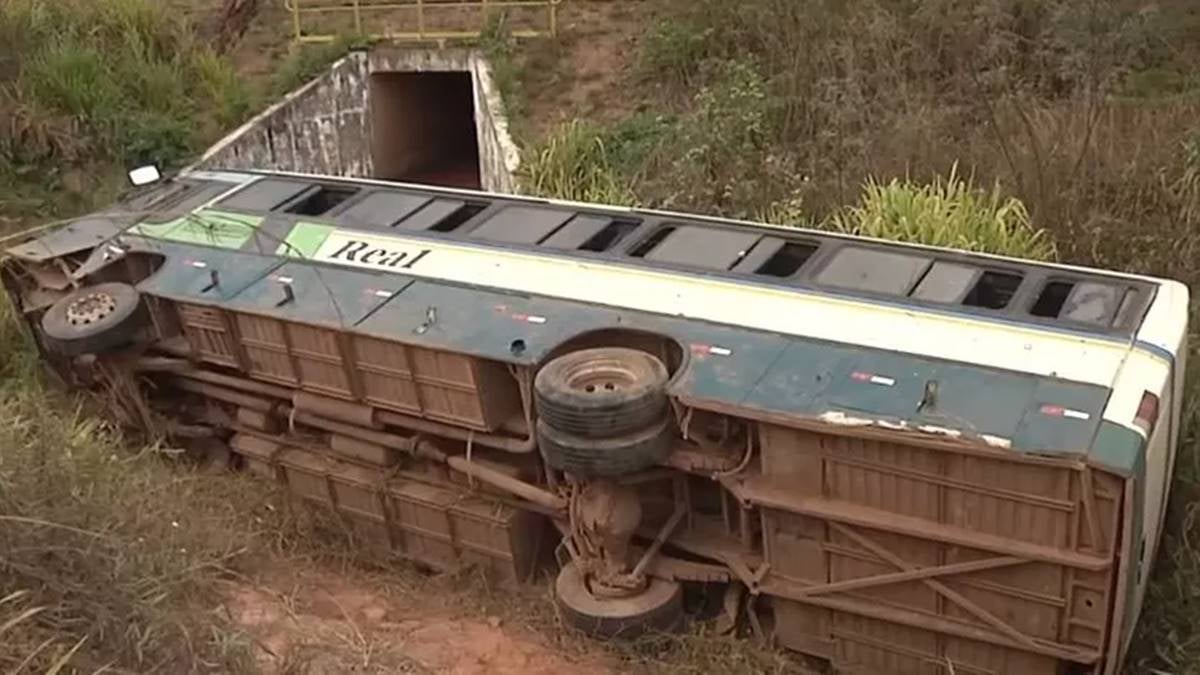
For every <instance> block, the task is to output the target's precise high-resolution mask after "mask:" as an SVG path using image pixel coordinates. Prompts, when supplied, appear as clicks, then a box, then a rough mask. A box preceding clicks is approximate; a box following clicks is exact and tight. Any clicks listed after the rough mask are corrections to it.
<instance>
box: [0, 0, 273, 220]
mask: <svg viewBox="0 0 1200 675" xmlns="http://www.w3.org/2000/svg"><path fill="white" fill-rule="evenodd" d="M0 43H2V44H4V45H5V46H6V52H5V55H3V56H0V127H2V128H4V129H5V130H6V132H7V133H5V134H3V135H0V189H3V192H2V193H0V204H2V205H3V206H4V208H5V210H6V211H8V212H9V213H18V214H31V213H35V212H36V213H37V214H38V215H45V214H46V213H47V212H49V213H65V212H70V211H75V210H79V209H81V208H87V207H89V206H92V205H94V204H96V203H100V202H102V201H104V200H108V199H110V198H111V197H112V193H111V186H112V184H113V183H114V181H113V176H114V175H117V174H120V173H121V172H122V169H123V168H124V167H125V166H128V165H133V164H140V163H147V162H159V163H161V164H163V165H164V166H166V167H171V166H175V165H178V164H179V163H181V162H182V161H183V160H184V159H185V158H187V157H189V156H191V155H192V154H193V153H195V152H196V151H197V150H199V149H200V148H202V147H204V146H205V145H206V144H207V143H208V142H209V141H211V140H213V139H215V138H216V136H217V135H218V134H219V133H220V132H221V131H222V130H224V129H225V128H227V127H229V126H231V125H234V124H236V123H238V122H240V121H241V120H242V119H244V118H245V117H247V116H248V115H249V113H250V111H251V110H252V109H253V107H254V106H255V105H256V102H255V100H254V97H253V95H252V94H251V93H250V91H249V90H248V89H247V88H246V86H245V85H244V84H243V82H242V81H241V80H240V79H239V78H238V76H237V75H236V73H235V72H234V70H233V68H232V65H231V64H230V63H229V62H228V61H227V60H225V59H224V58H223V57H221V56H218V55H217V54H215V53H213V52H212V51H211V49H209V47H207V46H206V45H205V44H203V43H202V42H201V41H199V40H198V39H197V38H196V37H195V36H194V33H193V32H192V30H191V27H190V26H188V25H187V24H186V23H185V22H184V21H183V20H182V19H180V18H178V17H177V16H175V15H174V14H172V13H170V12H169V11H167V10H166V9H164V8H163V7H162V5H160V4H158V3H155V2H150V1H149V0H106V2H91V1H90V0H54V1H50V0H10V1H8V2H5V3H3V4H2V5H0ZM14 194H18V195H21V196H22V197H23V199H17V198H14V197H13V195H14ZM93 194H94V195H95V196H94V197H93ZM54 195H59V196H60V197H61V196H62V195H67V196H68V197H69V198H67V199H62V198H57V199H56V198H54Z"/></svg>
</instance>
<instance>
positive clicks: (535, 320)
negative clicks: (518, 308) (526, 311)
mask: <svg viewBox="0 0 1200 675" xmlns="http://www.w3.org/2000/svg"><path fill="white" fill-rule="evenodd" d="M525 320H526V321H528V322H529V323H546V317H544V316H534V315H532V314H531V315H529V316H527V317H525Z"/></svg>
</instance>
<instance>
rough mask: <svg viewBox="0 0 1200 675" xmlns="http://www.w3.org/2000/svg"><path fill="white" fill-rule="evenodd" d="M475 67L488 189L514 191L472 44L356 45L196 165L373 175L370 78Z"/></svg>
mask: <svg viewBox="0 0 1200 675" xmlns="http://www.w3.org/2000/svg"><path fill="white" fill-rule="evenodd" d="M396 71H402V72H430V71H460V72H468V73H470V74H471V81H472V86H473V90H474V102H475V130H476V137H477V139H478V144H479V164H480V166H479V172H480V182H481V183H482V186H483V189H484V190H488V191H492V192H509V193H512V192H516V188H517V185H516V180H515V178H514V177H515V174H516V171H517V168H518V165H519V163H520V155H519V153H518V151H517V148H516V145H515V144H514V143H513V141H512V138H511V137H510V136H509V133H508V121H507V119H506V118H505V116H504V112H503V103H502V101H501V100H500V95H499V93H498V92H497V91H496V88H495V86H494V84H493V80H492V75H491V67H490V66H489V65H488V63H487V60H486V59H485V58H484V57H483V56H482V55H481V54H480V53H479V52H477V51H474V50H467V49H438V50H399V49H397V50H379V51H374V52H371V53H369V54H368V53H364V52H353V53H351V54H349V55H347V56H346V57H345V58H343V59H341V60H339V61H337V62H336V63H334V64H333V65H332V66H330V68H329V70H327V71H326V72H325V73H324V74H322V75H321V76H320V77H318V78H317V79H315V80H313V81H311V82H309V83H308V84H305V85H304V86H303V87H300V88H299V89H297V90H295V91H293V92H291V93H289V94H288V95H287V96H285V97H284V98H283V99H281V100H280V101H278V102H277V103H275V104H274V105H272V106H271V107H269V108H267V109H266V110H264V111H263V112H262V113H260V114H259V115H258V116H256V117H255V118H254V119H252V120H250V121H249V122H247V123H246V124H244V125H242V126H241V127H239V128H238V129H237V130H235V131H234V132H233V133H231V134H229V135H228V136H226V137H225V138H223V139H221V140H220V141H219V142H217V143H216V144H215V145H213V146H212V147H211V148H209V149H208V151H206V152H205V153H204V155H203V156H202V157H201V158H200V160H198V161H197V162H196V163H195V164H194V165H193V167H194V168H202V169H221V168H224V169H276V170H280V171H296V172H300V173H316V174H326V175H331V176H352V177H364V178H369V177H372V176H374V175H375V170H374V165H373V161H372V152H371V139H372V128H371V114H370V87H369V81H370V76H371V74H372V73H375V72H396Z"/></svg>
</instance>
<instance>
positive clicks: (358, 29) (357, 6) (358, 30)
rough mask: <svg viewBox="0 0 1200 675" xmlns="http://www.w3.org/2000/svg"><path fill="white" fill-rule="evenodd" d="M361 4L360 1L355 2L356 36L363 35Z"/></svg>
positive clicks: (355, 0)
mask: <svg viewBox="0 0 1200 675" xmlns="http://www.w3.org/2000/svg"><path fill="white" fill-rule="evenodd" d="M359 3H360V0H354V33H355V34H356V35H362V34H363V27H362V7H361V6H360V4H359Z"/></svg>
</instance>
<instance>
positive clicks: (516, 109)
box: [479, 11, 525, 123]
mask: <svg viewBox="0 0 1200 675" xmlns="http://www.w3.org/2000/svg"><path fill="white" fill-rule="evenodd" d="M479 46H480V48H482V50H483V53H484V55H485V56H486V57H487V60H488V65H490V66H491V71H492V81H493V82H494V83H495V85H496V91H497V92H498V93H499V94H500V100H501V101H502V102H503V105H504V114H505V115H506V116H507V117H508V119H509V120H510V122H517V123H519V121H520V119H521V116H522V115H523V114H524V111H525V92H524V90H523V88H522V86H521V78H522V65H521V63H519V62H518V60H517V43H516V40H515V39H514V38H513V37H512V34H511V33H510V32H509V28H508V16H507V15H506V14H505V13H504V12H498V11H497V12H492V13H490V14H488V16H487V23H485V24H484V27H483V30H482V31H481V32H480V35H479Z"/></svg>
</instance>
